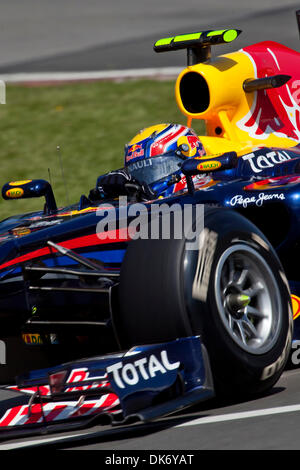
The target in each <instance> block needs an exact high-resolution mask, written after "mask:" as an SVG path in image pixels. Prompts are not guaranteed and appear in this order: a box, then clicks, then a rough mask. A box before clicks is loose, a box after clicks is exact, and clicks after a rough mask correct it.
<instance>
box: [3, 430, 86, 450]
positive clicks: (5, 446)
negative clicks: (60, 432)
mask: <svg viewBox="0 0 300 470" xmlns="http://www.w3.org/2000/svg"><path fill="white" fill-rule="evenodd" d="M85 435H86V433H85V434H74V435H71V436H57V437H51V438H45V439H36V440H32V441H23V442H12V443H10V444H1V445H0V450H12V449H22V448H25V447H35V446H38V445H40V444H45V443H50V442H60V441H64V440H66V439H73V438H74V437H79V436H85Z"/></svg>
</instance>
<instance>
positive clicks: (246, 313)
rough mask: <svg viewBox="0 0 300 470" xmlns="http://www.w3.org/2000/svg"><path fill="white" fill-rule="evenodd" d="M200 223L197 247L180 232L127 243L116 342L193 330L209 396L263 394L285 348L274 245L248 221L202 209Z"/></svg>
mask: <svg viewBox="0 0 300 470" xmlns="http://www.w3.org/2000/svg"><path fill="white" fill-rule="evenodd" d="M203 221H204V223H203V228H202V231H201V233H200V236H199V237H198V241H197V245H196V246H197V248H195V246H194V248H192V249H191V248H189V245H188V239H187V237H186V236H183V237H182V238H181V239H176V237H174V236H172V237H170V239H163V237H160V239H147V240H146V239H142V238H140V239H136V240H133V241H131V242H130V243H129V246H128V249H127V251H126V255H125V258H124V261H123V263H122V267H121V277H120V285H119V313H118V316H117V318H116V330H117V334H118V336H119V341H120V344H121V346H122V347H123V348H128V347H131V346H133V345H138V344H147V343H148V344H149V343H157V342H164V341H171V340H174V339H176V338H179V337H186V336H191V335H200V337H201V341H202V343H203V344H204V346H205V347H206V349H207V351H208V355H209V359H210V364H211V369H212V374H213V378H214V386H215V391H216V393H217V395H220V394H222V395H223V396H224V395H227V396H228V395H230V396H232V395H235V396H236V395H241V394H242V395H253V394H257V393H262V392H265V391H266V390H268V389H269V388H271V387H272V386H273V385H274V384H275V383H276V381H277V380H278V379H279V377H280V375H281V373H282V371H283V369H284V367H285V364H286V362H287V359H288V357H289V353H290V347H291V340H292V330H293V321H292V309H291V299H290V292H289V287H288V282H287V280H286V277H285V275H284V272H283V269H282V266H281V264H280V261H279V259H278V257H277V255H276V253H275V251H274V249H273V248H272V246H271V245H270V243H269V242H268V240H267V239H266V238H265V236H264V235H263V234H262V233H261V232H260V230H258V228H257V227H256V226H255V225H254V224H253V223H251V222H250V221H249V220H248V219H246V218H245V217H243V216H242V215H240V214H239V213H237V212H235V211H232V210H229V209H228V210H227V209H219V208H207V207H205V212H204V216H202V220H200V221H199V220H198V222H199V226H201V222H203ZM196 222H197V220H196V219H195V218H193V225H191V228H192V229H193V230H194V231H195V227H197V225H196ZM185 233H186V232H185Z"/></svg>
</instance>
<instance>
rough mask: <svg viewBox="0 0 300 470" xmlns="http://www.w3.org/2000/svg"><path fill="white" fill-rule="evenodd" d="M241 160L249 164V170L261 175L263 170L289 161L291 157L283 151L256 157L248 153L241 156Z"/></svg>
mask: <svg viewBox="0 0 300 470" xmlns="http://www.w3.org/2000/svg"><path fill="white" fill-rule="evenodd" d="M242 159H243V160H244V161H246V162H247V163H249V165H250V167H251V170H252V171H254V173H261V172H262V171H263V170H266V169H268V168H272V167H274V166H275V165H278V164H279V163H282V162H285V161H287V160H290V159H291V157H290V156H289V154H288V153H287V152H285V151H282V152H278V151H277V152H275V151H272V152H267V153H266V154H265V155H257V154H255V153H249V154H247V155H243V156H242Z"/></svg>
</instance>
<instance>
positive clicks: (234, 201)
mask: <svg viewBox="0 0 300 470" xmlns="http://www.w3.org/2000/svg"><path fill="white" fill-rule="evenodd" d="M284 199H285V195H284V194H283V193H280V194H277V193H275V194H265V193H260V194H259V195H258V196H256V195H255V196H250V197H244V196H242V195H241V194H237V195H236V196H233V197H232V198H231V199H230V202H229V204H230V205H231V206H232V207H234V206H242V207H244V208H246V207H248V205H249V204H255V205H256V206H258V207H260V206H262V205H263V203H264V202H266V201H271V200H279V201H283V200H284Z"/></svg>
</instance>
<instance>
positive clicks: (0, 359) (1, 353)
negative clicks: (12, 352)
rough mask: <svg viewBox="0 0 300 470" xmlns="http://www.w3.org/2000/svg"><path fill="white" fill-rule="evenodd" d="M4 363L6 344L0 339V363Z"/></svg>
mask: <svg viewBox="0 0 300 470" xmlns="http://www.w3.org/2000/svg"><path fill="white" fill-rule="evenodd" d="M1 364H2V365H5V364H6V344H5V343H4V341H0V365H1Z"/></svg>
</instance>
